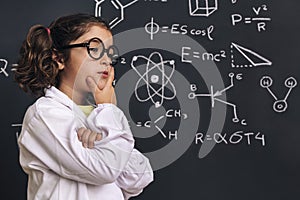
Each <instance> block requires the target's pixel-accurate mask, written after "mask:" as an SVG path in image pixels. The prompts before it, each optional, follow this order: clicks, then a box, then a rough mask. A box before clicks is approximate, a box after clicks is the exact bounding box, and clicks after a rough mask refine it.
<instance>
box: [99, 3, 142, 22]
mask: <svg viewBox="0 0 300 200" xmlns="http://www.w3.org/2000/svg"><path fill="white" fill-rule="evenodd" d="M137 1H138V0H133V1H131V2H130V3H127V4H126V5H123V4H122V3H121V2H120V1H119V0H111V1H108V0H95V2H96V6H95V16H96V17H101V16H102V11H103V10H104V9H106V10H111V5H109V4H112V7H113V8H114V9H115V10H117V12H118V16H116V17H115V18H114V19H113V20H111V21H110V22H109V25H110V27H111V28H114V27H115V26H116V25H118V24H119V23H120V22H122V21H123V20H124V19H125V14H124V13H125V12H124V11H125V8H127V7H128V6H131V5H132V4H134V3H136V2H137ZM108 8H109V9H108Z"/></svg>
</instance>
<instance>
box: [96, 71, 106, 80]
mask: <svg viewBox="0 0 300 200" xmlns="http://www.w3.org/2000/svg"><path fill="white" fill-rule="evenodd" d="M98 74H101V75H102V77H103V78H107V77H108V71H103V72H98Z"/></svg>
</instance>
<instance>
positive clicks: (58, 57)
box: [52, 51, 65, 70]
mask: <svg viewBox="0 0 300 200" xmlns="http://www.w3.org/2000/svg"><path fill="white" fill-rule="evenodd" d="M52 59H53V60H54V61H56V63H57V64H58V69H59V70H63V69H64V68H65V63H64V60H63V59H62V56H61V55H59V54H58V53H57V52H56V51H54V52H53V54H52Z"/></svg>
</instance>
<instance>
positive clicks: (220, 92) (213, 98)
mask: <svg viewBox="0 0 300 200" xmlns="http://www.w3.org/2000/svg"><path fill="white" fill-rule="evenodd" d="M229 78H230V85H229V86H227V87H226V88H224V89H223V90H217V91H216V92H214V88H213V86H212V85H211V87H210V93H209V94H196V93H195V91H196V90H197V86H196V85H194V84H192V85H191V91H192V92H191V93H189V95H188V98H189V99H195V98H196V97H210V99H211V107H212V108H214V106H215V101H218V102H220V103H223V104H225V105H228V106H231V107H232V108H233V118H232V121H233V122H234V123H237V122H239V121H241V124H242V125H244V126H245V125H247V122H246V120H245V119H242V120H240V119H239V117H238V115H237V107H236V105H235V104H234V103H230V102H227V101H225V100H222V99H220V98H218V97H219V96H222V95H223V94H224V93H225V92H226V91H227V90H229V89H231V88H232V87H233V86H234V81H233V80H234V78H236V79H237V80H242V74H237V75H235V74H234V73H229Z"/></svg>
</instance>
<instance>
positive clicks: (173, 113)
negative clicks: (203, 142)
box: [136, 109, 188, 140]
mask: <svg viewBox="0 0 300 200" xmlns="http://www.w3.org/2000/svg"><path fill="white" fill-rule="evenodd" d="M171 118H182V119H183V120H185V119H187V118H188V115H187V114H186V113H182V111H181V110H180V109H169V110H167V111H166V112H165V114H162V115H161V116H159V117H157V118H156V119H155V120H153V121H151V120H149V121H146V122H144V123H142V122H140V121H138V122H137V123H136V126H137V127H142V126H143V127H146V128H151V127H152V126H154V127H155V129H156V130H157V131H158V132H159V133H160V134H161V135H162V136H163V138H165V139H167V138H168V139H169V140H171V139H172V138H174V139H175V140H177V139H178V131H177V130H175V131H174V132H172V131H169V132H168V137H167V135H166V133H165V132H164V131H163V130H162V129H161V128H160V127H159V122H160V121H162V120H163V119H171Z"/></svg>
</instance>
